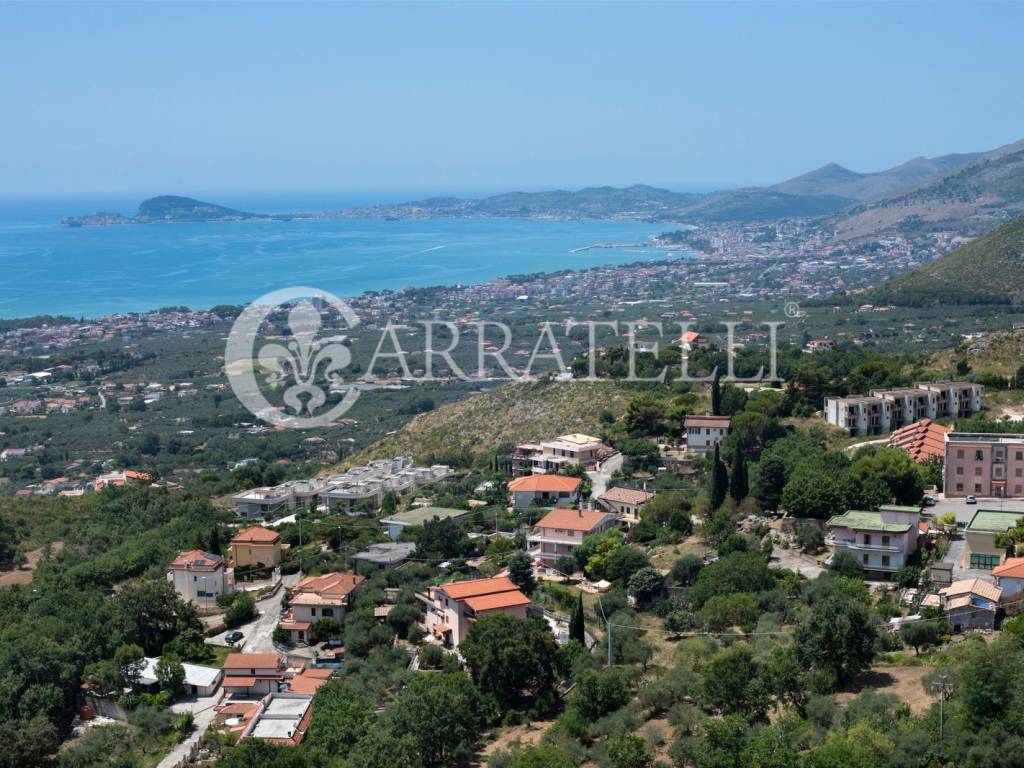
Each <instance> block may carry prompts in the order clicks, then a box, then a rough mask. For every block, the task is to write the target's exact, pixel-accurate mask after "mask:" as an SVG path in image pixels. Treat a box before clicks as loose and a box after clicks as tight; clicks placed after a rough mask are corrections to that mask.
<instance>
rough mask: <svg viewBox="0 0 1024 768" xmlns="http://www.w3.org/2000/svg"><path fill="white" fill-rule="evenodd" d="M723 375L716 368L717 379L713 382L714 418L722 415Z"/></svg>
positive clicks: (712, 410) (712, 402)
mask: <svg viewBox="0 0 1024 768" xmlns="http://www.w3.org/2000/svg"><path fill="white" fill-rule="evenodd" d="M721 378H722V375H721V374H720V373H719V372H718V368H715V378H714V379H712V381H711V413H712V415H714V416H721V415H722V382H721V381H720V379H721Z"/></svg>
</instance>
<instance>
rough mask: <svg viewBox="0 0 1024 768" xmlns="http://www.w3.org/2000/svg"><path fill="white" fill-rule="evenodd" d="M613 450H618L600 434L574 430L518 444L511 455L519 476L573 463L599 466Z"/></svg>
mask: <svg viewBox="0 0 1024 768" xmlns="http://www.w3.org/2000/svg"><path fill="white" fill-rule="evenodd" d="M613 453H615V450H614V449H613V448H611V447H609V446H607V445H605V444H604V443H603V442H601V439H600V438H598V437H592V436H590V435H584V434H581V433H579V432H573V433H571V434H568V435H560V436H559V437H556V438H555V439H554V440H544V441H542V442H540V443H523V444H522V445H518V446H516V451H515V453H514V454H513V455H512V473H513V474H514V475H517V476H522V475H529V474H538V475H539V474H552V473H556V472H561V471H562V470H564V469H565V468H566V467H568V466H572V465H574V464H579V465H580V466H582V467H584V468H585V469H596V468H597V467H598V466H599V465H600V463H601V462H602V461H604V460H605V459H607V458H608V457H609V456H611V455H612V454H613Z"/></svg>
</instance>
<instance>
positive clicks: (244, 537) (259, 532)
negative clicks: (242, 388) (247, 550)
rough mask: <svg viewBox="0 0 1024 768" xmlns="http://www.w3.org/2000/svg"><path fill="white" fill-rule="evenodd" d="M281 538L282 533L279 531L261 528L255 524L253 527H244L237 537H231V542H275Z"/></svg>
mask: <svg viewBox="0 0 1024 768" xmlns="http://www.w3.org/2000/svg"><path fill="white" fill-rule="evenodd" d="M280 540H281V534H279V533H278V532H277V531H271V530H268V529H266V528H261V527H260V526H258V525H254V526H253V527H252V528H243V529H242V530H240V531H239V532H238V533H236V534H235V537H234V538H233V539H231V543H232V544H235V543H238V544H273V543H274V542H275V541H280Z"/></svg>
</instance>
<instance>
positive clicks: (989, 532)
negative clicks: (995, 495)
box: [960, 509, 1022, 571]
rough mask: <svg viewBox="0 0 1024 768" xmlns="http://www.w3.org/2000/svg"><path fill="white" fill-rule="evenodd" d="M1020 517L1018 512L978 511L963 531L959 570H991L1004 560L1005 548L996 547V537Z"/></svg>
mask: <svg viewBox="0 0 1024 768" xmlns="http://www.w3.org/2000/svg"><path fill="white" fill-rule="evenodd" d="M1021 517H1022V515H1021V513H1020V512H1000V511H998V510H995V509H979V510H978V511H977V512H975V513H974V517H972V518H971V521H970V522H969V523H968V524H967V527H966V528H965V529H964V555H963V560H962V561H961V563H960V567H961V568H978V569H982V570H989V571H990V570H992V569H993V568H995V567H996V566H997V565H999V564H1000V563H1002V562H1003V561H1004V560H1005V559H1006V548H1005V547H999V546H997V545H996V536H998V535H999V534H1001V533H1006V532H1007V531H1008V530H1010V529H1011V528H1013V527H1014V526H1015V525H1016V524H1017V520H1019V519H1020V518H1021Z"/></svg>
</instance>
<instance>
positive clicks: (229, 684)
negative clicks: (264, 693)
mask: <svg viewBox="0 0 1024 768" xmlns="http://www.w3.org/2000/svg"><path fill="white" fill-rule="evenodd" d="M254 685H256V678H255V677H238V676H237V675H225V676H224V687H225V688H251V687H252V686H254Z"/></svg>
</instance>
